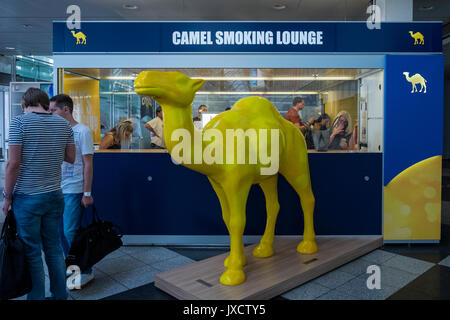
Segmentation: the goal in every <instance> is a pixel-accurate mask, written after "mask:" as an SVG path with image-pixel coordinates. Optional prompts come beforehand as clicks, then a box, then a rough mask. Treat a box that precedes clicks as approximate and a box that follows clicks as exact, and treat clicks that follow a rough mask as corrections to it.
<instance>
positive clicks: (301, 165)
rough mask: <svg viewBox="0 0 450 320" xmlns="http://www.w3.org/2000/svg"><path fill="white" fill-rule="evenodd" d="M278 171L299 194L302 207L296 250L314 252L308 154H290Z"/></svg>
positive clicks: (312, 209)
mask: <svg viewBox="0 0 450 320" xmlns="http://www.w3.org/2000/svg"><path fill="white" fill-rule="evenodd" d="M280 173H281V174H282V175H283V176H284V177H285V178H286V180H287V181H288V182H289V184H290V185H291V186H292V187H293V188H294V190H295V191H296V192H297V194H298V195H299V197H300V204H301V206H302V209H303V220H304V232H303V241H302V242H300V244H299V245H298V246H297V251H298V252H300V253H305V254H311V253H315V252H317V250H318V249H317V244H316V241H315V238H316V235H315V232H314V220H313V214H314V205H315V199H314V195H313V192H312V188H311V179H310V175H309V166H308V155H307V154H305V155H301V154H298V155H297V156H295V155H292V154H291V156H290V157H289V158H288V159H286V163H285V164H284V165H283V167H282V168H281V169H280Z"/></svg>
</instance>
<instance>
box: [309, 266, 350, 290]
mask: <svg viewBox="0 0 450 320" xmlns="http://www.w3.org/2000/svg"><path fill="white" fill-rule="evenodd" d="M354 278H355V276H354V275H352V274H350V273H347V272H342V271H339V270H333V271H331V272H328V273H326V274H324V275H323V276H320V277H319V278H316V279H314V280H312V282H313V283H316V284H320V285H321V286H324V287H327V288H330V289H335V288H336V287H339V286H341V285H343V284H344V283H346V282H348V281H350V280H351V279H354Z"/></svg>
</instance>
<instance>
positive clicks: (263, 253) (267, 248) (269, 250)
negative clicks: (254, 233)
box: [253, 243, 274, 258]
mask: <svg viewBox="0 0 450 320" xmlns="http://www.w3.org/2000/svg"><path fill="white" fill-rule="evenodd" d="M273 253H274V252H273V247H272V246H271V245H269V244H262V243H260V244H259V245H258V246H257V247H256V248H255V249H254V250H253V256H254V257H257V258H268V257H271V256H273Z"/></svg>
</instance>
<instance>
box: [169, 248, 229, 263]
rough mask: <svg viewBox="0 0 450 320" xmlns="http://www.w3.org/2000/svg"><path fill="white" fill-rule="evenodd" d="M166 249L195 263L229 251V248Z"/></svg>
mask: <svg viewBox="0 0 450 320" xmlns="http://www.w3.org/2000/svg"><path fill="white" fill-rule="evenodd" d="M168 249H170V250H172V251H174V252H176V253H178V254H181V255H183V256H185V257H188V258H190V259H192V260H195V261H200V260H205V259H208V258H211V257H215V256H218V255H221V254H224V253H227V252H229V251H230V248H228V247H219V248H180V247H168Z"/></svg>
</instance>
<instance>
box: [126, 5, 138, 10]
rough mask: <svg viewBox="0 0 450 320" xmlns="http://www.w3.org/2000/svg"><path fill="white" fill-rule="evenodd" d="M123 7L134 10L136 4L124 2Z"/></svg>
mask: <svg viewBox="0 0 450 320" xmlns="http://www.w3.org/2000/svg"><path fill="white" fill-rule="evenodd" d="M123 8H124V9H127V10H136V9H137V8H138V6H136V5H134V4H124V5H123Z"/></svg>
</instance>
